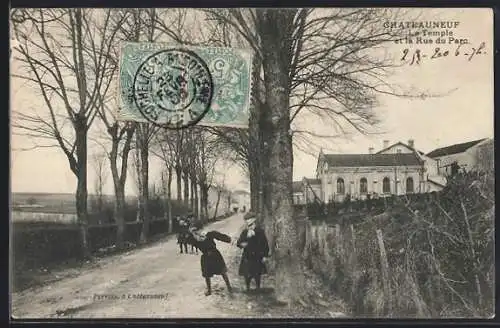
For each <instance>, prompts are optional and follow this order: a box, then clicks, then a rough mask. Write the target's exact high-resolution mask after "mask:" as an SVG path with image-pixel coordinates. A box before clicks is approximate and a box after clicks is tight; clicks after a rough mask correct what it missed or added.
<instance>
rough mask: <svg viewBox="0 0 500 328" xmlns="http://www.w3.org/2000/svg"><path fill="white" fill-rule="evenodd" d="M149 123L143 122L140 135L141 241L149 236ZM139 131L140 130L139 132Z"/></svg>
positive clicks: (144, 240)
mask: <svg viewBox="0 0 500 328" xmlns="http://www.w3.org/2000/svg"><path fill="white" fill-rule="evenodd" d="M148 128H149V126H148V123H141V126H140V130H139V131H140V133H138V134H137V137H139V146H140V147H139V159H140V176H141V179H140V180H141V181H140V182H141V194H140V195H139V199H140V206H141V208H142V211H141V212H142V229H141V236H140V243H145V242H146V241H147V240H148V237H149V221H150V213H149V144H148V135H147V134H148V131H147V130H148ZM139 131H138V132H139Z"/></svg>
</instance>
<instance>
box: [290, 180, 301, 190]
mask: <svg viewBox="0 0 500 328" xmlns="http://www.w3.org/2000/svg"><path fill="white" fill-rule="evenodd" d="M292 190H293V192H302V191H303V190H304V183H303V182H302V181H294V182H293V184H292Z"/></svg>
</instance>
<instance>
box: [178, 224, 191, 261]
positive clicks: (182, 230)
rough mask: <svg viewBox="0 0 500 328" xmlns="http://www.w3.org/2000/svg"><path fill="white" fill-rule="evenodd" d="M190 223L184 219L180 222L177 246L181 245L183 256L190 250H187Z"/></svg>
mask: <svg viewBox="0 0 500 328" xmlns="http://www.w3.org/2000/svg"><path fill="white" fill-rule="evenodd" d="M188 228H189V222H188V221H187V220H185V219H184V218H179V221H178V229H179V230H178V232H177V244H179V248H180V251H181V254H182V253H184V251H185V253H186V254H187V252H188V249H187V239H188V236H189V230H188Z"/></svg>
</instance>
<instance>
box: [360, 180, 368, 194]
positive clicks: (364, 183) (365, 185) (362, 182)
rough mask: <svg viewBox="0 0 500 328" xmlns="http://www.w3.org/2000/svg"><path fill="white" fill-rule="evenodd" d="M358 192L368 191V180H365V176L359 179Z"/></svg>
mask: <svg viewBox="0 0 500 328" xmlns="http://www.w3.org/2000/svg"><path fill="white" fill-rule="evenodd" d="M359 192H360V193H361V194H366V193H368V181H367V180H366V178H361V179H360V180H359Z"/></svg>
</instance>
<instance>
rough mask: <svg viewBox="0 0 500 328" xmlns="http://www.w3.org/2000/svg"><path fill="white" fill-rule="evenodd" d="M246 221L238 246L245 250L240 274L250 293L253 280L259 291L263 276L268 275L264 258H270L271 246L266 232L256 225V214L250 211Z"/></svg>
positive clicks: (245, 217)
mask: <svg viewBox="0 0 500 328" xmlns="http://www.w3.org/2000/svg"><path fill="white" fill-rule="evenodd" d="M244 219H245V222H246V228H245V229H244V230H243V231H242V232H241V235H240V237H239V238H238V241H237V243H236V245H237V246H238V247H239V248H243V254H242V255H241V262H240V267H239V272H238V273H239V275H240V276H243V277H244V278H245V284H246V290H247V292H248V291H250V283H251V281H252V279H254V280H255V284H256V287H257V290H259V289H260V282H261V276H262V275H263V274H267V268H266V264H265V263H264V258H265V257H268V256H269V244H268V241H267V238H266V234H265V232H264V230H263V229H262V228H260V227H258V226H257V225H256V219H257V216H256V215H255V213H253V212H252V211H249V212H248V213H247V214H246V215H245V216H244Z"/></svg>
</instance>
